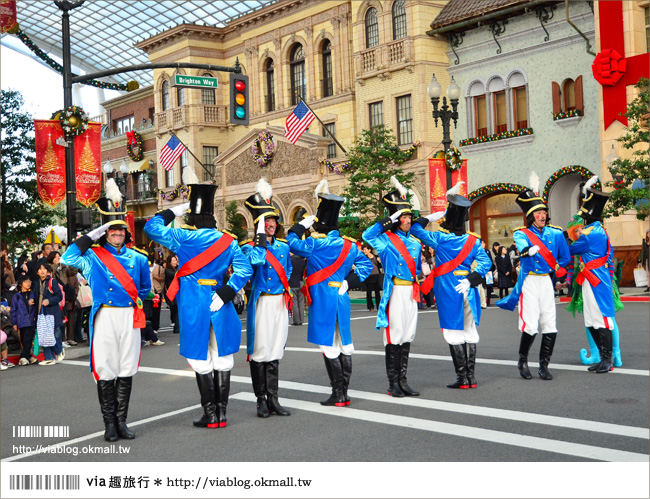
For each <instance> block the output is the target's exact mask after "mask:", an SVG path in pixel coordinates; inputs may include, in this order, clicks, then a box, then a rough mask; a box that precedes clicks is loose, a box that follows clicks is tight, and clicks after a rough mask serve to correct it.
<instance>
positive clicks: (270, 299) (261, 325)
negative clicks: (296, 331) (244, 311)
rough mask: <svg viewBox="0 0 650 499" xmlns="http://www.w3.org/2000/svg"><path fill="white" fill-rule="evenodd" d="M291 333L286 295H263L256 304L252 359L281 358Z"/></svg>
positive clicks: (267, 359) (264, 360)
mask: <svg viewBox="0 0 650 499" xmlns="http://www.w3.org/2000/svg"><path fill="white" fill-rule="evenodd" d="M288 334H289V314H288V312H287V307H286V306H285V304H284V295H261V296H260V297H259V298H258V299H257V303H256V305H255V343H254V345H253V355H251V357H250V360H254V361H255V362H271V361H272V360H280V359H282V356H283V355H284V346H285V345H286V344H287V336H288Z"/></svg>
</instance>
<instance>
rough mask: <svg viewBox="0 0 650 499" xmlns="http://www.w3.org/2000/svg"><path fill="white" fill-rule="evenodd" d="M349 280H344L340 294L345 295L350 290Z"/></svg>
mask: <svg viewBox="0 0 650 499" xmlns="http://www.w3.org/2000/svg"><path fill="white" fill-rule="evenodd" d="M348 287H349V286H348V281H343V282H342V283H341V287H340V288H339V296H340V295H344V294H345V293H346V292H347V291H348Z"/></svg>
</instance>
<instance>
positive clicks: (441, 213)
mask: <svg viewBox="0 0 650 499" xmlns="http://www.w3.org/2000/svg"><path fill="white" fill-rule="evenodd" d="M446 214H447V210H444V211H436V212H434V213H431V214H429V215H427V216H426V217H424V218H426V219H427V220H428V221H429V223H431V222H437V221H438V220H440V219H441V218H444V217H445V215H446Z"/></svg>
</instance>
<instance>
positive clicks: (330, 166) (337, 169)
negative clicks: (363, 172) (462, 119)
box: [318, 140, 460, 175]
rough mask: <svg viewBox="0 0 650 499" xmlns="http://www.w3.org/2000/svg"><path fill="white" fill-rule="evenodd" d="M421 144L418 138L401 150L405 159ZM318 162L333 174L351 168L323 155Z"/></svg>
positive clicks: (344, 171) (347, 170)
mask: <svg viewBox="0 0 650 499" xmlns="http://www.w3.org/2000/svg"><path fill="white" fill-rule="evenodd" d="M421 145H422V142H421V141H419V140H416V141H415V142H413V144H412V145H411V147H409V148H408V149H405V150H404V151H402V152H403V153H404V154H405V155H406V157H407V159H408V158H410V157H411V156H412V155H413V153H414V152H415V150H416V149H417V148H418V147H420V146H421ZM459 154H460V153H459ZM318 162H319V163H320V164H321V165H323V166H326V167H327V169H328V170H329V171H330V173H335V174H337V175H344V174H345V173H346V172H349V171H350V169H351V168H352V165H351V164H350V162H349V161H346V162H344V163H340V164H338V165H335V164H334V163H332V162H331V161H330V160H329V159H327V158H324V157H320V158H318Z"/></svg>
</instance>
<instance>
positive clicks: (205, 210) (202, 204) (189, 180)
mask: <svg viewBox="0 0 650 499" xmlns="http://www.w3.org/2000/svg"><path fill="white" fill-rule="evenodd" d="M183 183H184V184H185V185H186V186H187V189H188V194H187V195H188V197H189V198H190V209H189V211H188V214H189V215H204V216H206V215H207V216H212V217H214V195H215V194H216V192H217V189H218V188H219V186H218V185H216V184H200V183H199V178H198V177H197V176H196V173H195V172H194V168H183Z"/></svg>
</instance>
